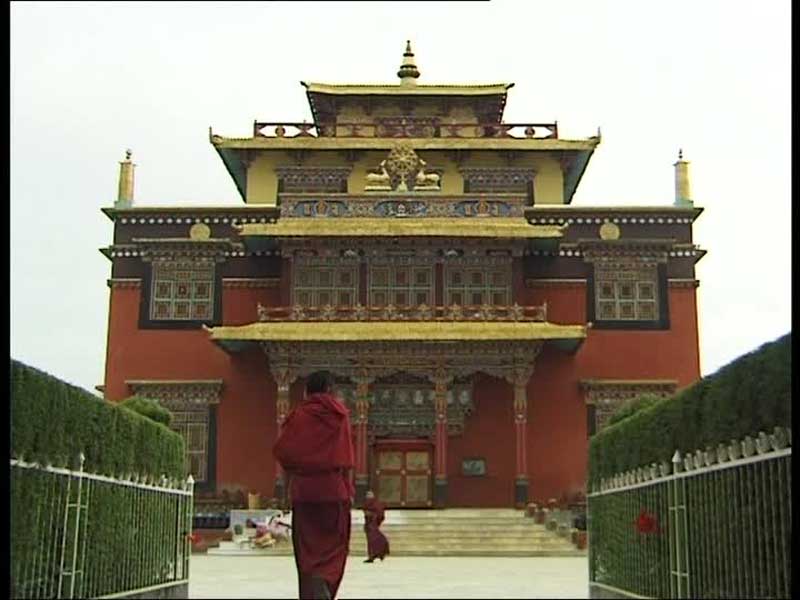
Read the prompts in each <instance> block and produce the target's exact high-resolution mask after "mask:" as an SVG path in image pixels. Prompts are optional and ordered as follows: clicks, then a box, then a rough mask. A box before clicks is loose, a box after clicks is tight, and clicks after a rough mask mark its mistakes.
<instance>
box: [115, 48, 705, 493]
mask: <svg viewBox="0 0 800 600" xmlns="http://www.w3.org/2000/svg"><path fill="white" fill-rule="evenodd" d="M397 76H398V78H399V81H397V82H396V83H394V84H388V85H384V84H381V85H365V84H353V85H330V84H325V83H310V82H303V86H304V87H305V90H306V95H307V97H308V103H309V108H310V119H309V120H308V121H304V122H303V123H287V122H280V121H273V122H256V123H255V124H254V127H253V132H252V136H250V137H246V138H232V137H223V136H221V135H218V134H217V133H213V132H211V131H209V141H210V143H211V145H212V147H213V148H214V150H215V151H216V152H217V153H218V154H219V157H220V159H221V161H222V165H221V166H220V168H222V167H223V166H224V168H225V169H227V171H228V173H229V174H230V176H231V177H232V178H233V180H234V182H235V184H236V187H237V189H238V191H239V194H240V195H241V199H242V201H243V203H242V205H241V206H238V207H237V206H225V207H192V206H186V207H174V206H162V207H150V206H148V207H143V206H142V207H138V206H136V204H135V202H134V189H133V188H134V164H133V163H132V162H131V155H130V153H128V155H127V157H126V159H125V160H124V161H123V162H122V163H121V167H120V186H119V194H118V200H117V202H116V203H115V204H114V206H113V207H112V208H106V209H103V212H104V213H105V214H106V215H107V216H108V217H109V219H111V220H112V221H113V223H114V233H113V244H112V245H110V246H109V247H107V248H104V249H103V250H102V252H103V253H104V254H105V255H106V256H107V257H108V259H109V260H110V262H111V278H110V279H109V281H108V285H109V287H110V315H109V330H108V349H107V358H106V369H105V382H104V386H103V390H104V393H105V396H106V398H107V399H109V400H111V401H119V400H122V399H124V398H127V397H129V396H131V395H133V394H138V395H142V396H146V397H151V398H155V399H158V400H159V401H160V402H161V403H162V404H163V405H164V406H166V407H167V408H169V409H170V410H171V411H172V412H173V415H174V417H173V427H174V428H176V429H177V430H179V431H181V432H182V433H183V434H184V436H185V439H186V443H187V461H188V464H189V466H190V468H191V471H192V473H193V475H194V477H195V479H196V480H197V482H198V485H197V490H198V493H208V492H214V491H217V492H218V491H220V490H222V489H242V490H244V491H245V492H247V491H252V492H259V493H260V494H261V495H262V497H266V498H270V497H281V496H283V494H284V493H285V482H284V478H283V474H282V473H281V471H280V469H279V467H278V465H277V464H276V463H275V460H274V458H273V457H272V453H271V446H272V444H273V442H274V440H275V438H276V435H277V433H278V430H279V428H280V427H281V423H282V420H283V419H284V417H285V415H286V414H287V412H288V411H289V409H290V408H291V406H292V405H294V404H295V403H297V402H299V401H300V400H301V398H302V396H303V389H304V377H305V376H307V375H308V374H309V373H310V372H312V371H315V370H318V369H327V370H329V371H331V372H332V373H333V374H334V375H335V377H336V380H337V390H338V393H339V395H340V396H341V397H342V399H343V400H344V401H345V402H346V403H347V405H348V406H349V408H350V411H351V419H352V428H353V432H354V444H355V448H356V453H357V459H356V460H357V464H356V469H355V482H356V486H357V490H358V492H357V493H358V498H359V499H360V498H362V497H363V494H364V493H365V490H367V489H373V490H375V492H376V494H377V495H378V496H379V498H380V499H381V500H383V501H384V502H385V503H387V504H388V505H389V506H392V507H407V508H412V507H430V506H439V507H512V506H521V505H524V504H525V503H526V502H529V501H533V500H546V499H548V498H551V497H554V498H558V497H562V496H569V495H572V494H576V493H578V492H581V491H583V490H585V478H586V468H587V447H588V441H589V438H590V436H592V435H593V434H594V433H595V432H596V431H598V430H599V429H600V428H602V427H603V425H604V422H605V420H606V419H607V418H608V416H609V415H610V414H611V413H612V412H613V411H614V410H615V409H616V408H618V407H619V406H621V405H622V404H623V403H625V402H626V401H627V400H628V399H630V398H633V397H635V396H638V395H641V394H643V393H654V394H671V393H673V392H674V391H675V390H676V389H679V388H682V387H685V386H687V385H689V384H691V383H692V382H694V381H695V380H697V379H698V378H699V377H700V366H699V350H698V329H697V306H696V288H697V285H698V282H697V280H696V278H695V263H696V262H697V261H698V260H699V259H700V258H701V257H702V256H703V254H704V251H703V250H700V249H699V248H698V247H697V246H696V245H695V244H694V243H693V241H692V224H693V222H694V220H695V219H696V218H697V217H698V215H699V214H700V212H701V209H700V208H696V207H695V206H694V205H693V202H692V200H691V194H690V192H689V179H688V163H687V162H686V161H684V160H683V158H682V157H679V159H678V161H677V162H676V164H675V165H674V168H675V174H676V191H675V201H674V203H665V204H664V205H659V206H637V207H631V206H625V207H608V206H603V207H588V206H580V207H578V206H572V205H571V202H572V198H573V196H574V194H575V191H576V189H577V187H578V185H579V183H580V181H581V177H582V175H583V173H584V171H585V169H586V167H587V164H588V162H589V160H590V159H591V157H592V154H593V153H594V152H595V149H596V148H597V147H598V145H599V144H600V137H599V135H598V136H591V137H587V138H583V139H563V138H561V137H559V133H558V126H557V124H556V123H536V122H533V123H521V124H519V123H506V122H504V121H503V109H504V107H505V104H506V99H507V97H508V94H509V90H510V89H511V88H512V86H513V84H510V83H493V84H486V85H472V84H470V85H442V84H436V85H429V84H423V83H421V82H418V79H419V78H420V71H419V70H418V69H417V66H416V59H415V57H414V54H413V52H412V49H411V45H410V44H408V45H407V47H406V51H405V54H403V58H402V66H401V67H400V69H399V71H398V72H397ZM665 167H666V165H665ZM667 168H668V167H667Z"/></svg>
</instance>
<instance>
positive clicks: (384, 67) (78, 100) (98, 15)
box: [11, 0, 791, 390]
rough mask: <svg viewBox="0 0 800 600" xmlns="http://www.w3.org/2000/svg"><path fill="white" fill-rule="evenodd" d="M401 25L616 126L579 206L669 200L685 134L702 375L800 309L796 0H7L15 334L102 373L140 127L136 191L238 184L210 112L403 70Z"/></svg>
mask: <svg viewBox="0 0 800 600" xmlns="http://www.w3.org/2000/svg"><path fill="white" fill-rule="evenodd" d="M406 39H411V40H412V43H413V46H414V50H415V52H416V54H417V64H418V66H419V68H420V71H421V72H422V77H421V78H420V83H466V82H472V83H480V82H483V83H490V82H505V81H513V82H515V83H516V87H514V89H512V90H511V91H510V94H509V100H508V104H507V107H506V120H507V121H509V122H513V121H516V122H519V121H522V122H524V121H539V122H542V121H550V120H554V119H557V120H558V123H559V133H560V135H561V137H564V138H583V137H588V136H591V135H594V134H595V132H596V131H597V127H598V126H600V127H602V134H603V141H602V143H601V145H600V146H599V148H598V149H597V151H596V152H595V154H594V157H593V158H592V160H591V162H590V163H589V167H588V169H587V170H586V173H585V174H584V177H583V180H582V181H581V184H580V186H579V188H578V192H577V193H576V195H575V197H574V200H573V204H574V205H576V206H577V205H580V206H590V205H623V206H627V205H668V204H671V202H672V200H673V169H672V163H673V162H675V158H676V153H677V149H678V148H679V147H683V148H684V153H685V157H686V158H687V159H688V160H690V161H691V162H692V165H691V170H692V191H693V196H694V199H695V204H696V205H697V206H702V207H704V208H705V212H704V213H703V214H702V216H701V217H700V218H699V219H698V221H697V222H696V225H695V241H696V242H697V243H699V244H700V245H701V246H702V247H703V248H705V249H707V250H708V251H709V253H708V255H707V256H706V257H705V258H704V259H703V260H701V261H700V263H699V264H698V267H697V274H698V278H699V279H700V282H701V285H700V288H699V289H698V297H699V311H700V350H701V368H702V372H703V374H704V375H705V374H709V373H711V372H713V371H715V370H716V369H717V368H719V367H720V366H722V365H724V364H725V363H727V362H729V361H730V360H732V359H734V358H736V357H737V356H739V355H741V354H743V353H745V352H748V351H750V350H752V349H754V348H755V347H757V346H759V345H760V344H761V343H763V342H766V341H768V340H771V339H774V338H776V337H778V336H780V335H782V334H784V333H786V332H788V331H790V329H791V315H790V290H791V287H790V285H791V284H790V166H789V159H790V116H789V110H790V3H789V2H788V1H787V0H769V1H768V2H742V1H737V0H727V1H725V0H719V1H717V0H700V1H684V0H671V1H670V2H641V1H640V0H639V1H636V0H634V1H624V2H623V1H610V0H607V1H600V2H598V1H597V0H594V1H577V0H567V1H560V2H543V1H537V0H533V1H531V0H526V1H522V0H520V1H510V0H495V1H492V2H474V3H470V2H442V3H435V2H424V3H410V2H409V3H390V2H386V3H367V2H353V3H348V2H331V3H317V2H296V3H295V2H292V3H289V2H285V3H283V2H282V3H258V2H247V3H236V2H224V3H221V2H220V3H217V2H197V3H193V2H186V3H168V2H158V3H146V2H135V3H115V2H102V3H91V2H80V3H78V2H75V3H59V2H42V3H39V2H14V3H12V5H11V356H12V357H14V358H17V359H19V360H22V361H24V362H26V363H28V364H31V365H33V366H36V367H39V368H41V369H44V370H46V371H48V372H50V373H53V374H54V375H56V376H58V377H61V378H63V379H65V380H67V381H69V382H72V383H74V384H77V385H80V386H82V387H84V388H87V389H90V390H91V389H93V388H94V386H95V385H96V384H99V383H102V381H103V372H104V362H105V349H106V326H107V318H108V288H107V287H106V279H107V278H108V277H109V276H110V263H109V262H108V261H107V260H106V259H105V258H104V257H103V256H102V255H101V254H100V252H99V251H98V248H100V247H103V246H106V245H108V244H110V242H111V236H112V223H111V222H110V221H109V220H107V219H106V217H105V216H104V215H103V214H102V213H101V212H100V208H101V207H105V206H110V205H111V204H112V203H113V200H114V197H115V194H116V186H117V176H118V170H119V167H118V161H119V160H120V159H121V158H122V156H123V152H124V150H125V148H132V149H133V151H134V161H135V162H136V163H137V165H138V167H137V171H136V203H137V204H140V205H156V204H160V205H163V204H202V205H209V204H210V205H224V204H231V205H236V204H240V203H241V202H242V201H241V199H240V198H239V196H238V194H237V192H236V189H235V187H234V185H233V182H232V181H231V179H230V177H229V175H228V173H227V171H226V170H225V168H224V166H223V165H222V162H221V161H220V160H219V158H218V157H217V154H216V152H215V151H214V150H213V148H212V146H211V145H210V144H209V142H208V127H209V125H211V126H213V128H214V131H215V132H217V133H220V134H221V135H228V136H243V137H244V136H248V135H250V132H251V127H252V122H253V120H254V119H259V120H281V119H287V120H302V119H304V118H308V119H309V120H310V113H309V111H308V108H307V103H306V99H305V95H304V90H303V88H302V87H301V86H300V83H299V81H300V80H301V79H303V80H310V81H323V82H351V83H358V82H364V83H366V82H370V83H371V82H388V83H394V82H396V81H397V80H396V76H395V72H396V71H397V67H398V66H399V64H400V60H401V54H402V51H403V48H404V44H405V40H406ZM175 360H181V357H180V356H176V357H175Z"/></svg>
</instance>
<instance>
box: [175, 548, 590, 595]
mask: <svg viewBox="0 0 800 600" xmlns="http://www.w3.org/2000/svg"><path fill="white" fill-rule="evenodd" d="M361 561H362V559H361V558H358V557H353V556H351V557H350V558H349V559H348V560H347V569H346V570H345V574H344V581H343V582H342V586H341V588H340V589H339V598H341V599H342V600H347V599H348V598H350V599H352V598H588V571H587V563H586V558H583V557H581V558H572V557H569V558H481V557H476V558H458V557H441V558H428V557H391V556H389V557H388V558H387V559H386V560H385V561H384V562H383V563H380V562H376V563H374V564H364V563H363V562H361ZM190 569H191V570H190V574H191V575H190V579H189V598H297V576H296V575H295V570H294V559H293V558H292V557H288V556H286V557H284V556H265V557H261V556H259V557H249V556H207V555H203V554H196V555H194V556H192V562H191V566H190Z"/></svg>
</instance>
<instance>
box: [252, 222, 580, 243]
mask: <svg viewBox="0 0 800 600" xmlns="http://www.w3.org/2000/svg"><path fill="white" fill-rule="evenodd" d="M238 230H239V235H240V236H242V237H272V238H294V237H306V236H311V237H448V238H449V237H455V238H494V239H558V238H561V237H563V235H564V233H563V232H564V230H565V227H564V226H563V225H531V224H529V223H528V222H527V221H526V220H525V219H523V218H504V217H485V218H481V217H461V218H459V217H455V218H446V217H427V218H409V217H406V218H373V217H363V218H361V217H359V218H355V217H354V218H342V219H336V218H329V219H324V218H313V217H312V218H289V219H281V220H279V221H278V222H277V223H247V224H244V225H241V226H239V227H238Z"/></svg>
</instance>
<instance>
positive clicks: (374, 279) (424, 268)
mask: <svg viewBox="0 0 800 600" xmlns="http://www.w3.org/2000/svg"><path fill="white" fill-rule="evenodd" d="M369 303H370V306H387V305H389V304H393V305H394V306H419V305H421V304H425V305H427V306H431V305H432V304H433V265H432V264H414V263H412V262H409V263H408V264H403V263H387V264H371V265H370V268H369Z"/></svg>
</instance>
